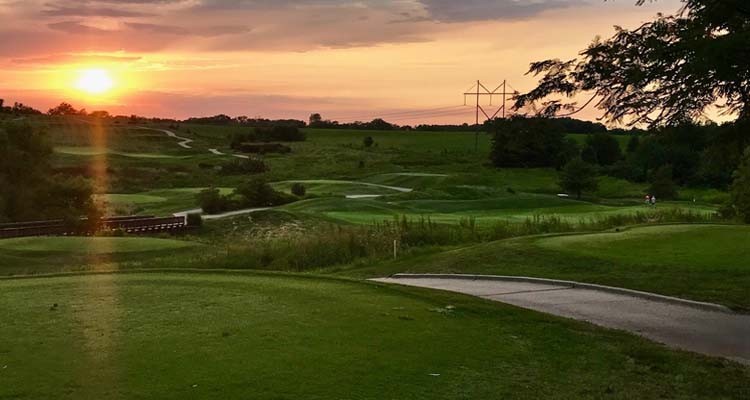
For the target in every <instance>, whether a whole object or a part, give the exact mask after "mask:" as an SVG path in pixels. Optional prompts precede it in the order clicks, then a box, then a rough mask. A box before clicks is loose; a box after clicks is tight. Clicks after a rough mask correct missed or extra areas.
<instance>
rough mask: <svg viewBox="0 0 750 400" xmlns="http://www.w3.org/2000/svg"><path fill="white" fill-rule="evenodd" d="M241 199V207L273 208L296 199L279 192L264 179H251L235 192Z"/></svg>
mask: <svg viewBox="0 0 750 400" xmlns="http://www.w3.org/2000/svg"><path fill="white" fill-rule="evenodd" d="M234 195H235V196H238V197H240V207H243V208H244V207H273V206H280V205H283V204H287V203H291V202H293V201H295V200H296V198H293V197H291V196H290V195H287V194H285V193H281V192H277V191H276V190H274V189H273V188H272V187H271V185H269V184H268V182H266V180H265V179H264V178H262V177H256V178H251V179H249V180H248V181H246V182H245V183H243V184H241V185H240V186H238V187H237V189H235V190H234Z"/></svg>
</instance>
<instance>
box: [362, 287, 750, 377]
mask: <svg viewBox="0 0 750 400" xmlns="http://www.w3.org/2000/svg"><path fill="white" fill-rule="evenodd" d="M373 280H374V281H378V282H385V283H392V284H399V285H406V286H418V287H423V288H431V289H439V290H447V291H451V292H458V293H465V294H469V295H472V296H476V297H480V298H483V299H487V300H492V301H498V302H503V303H507V304H512V305H515V306H519V307H523V308H528V309H532V310H536V311H541V312H544V313H548V314H553V315H558V316H561V317H567V318H574V319H577V320H581V321H587V322H590V323H593V324H596V325H600V326H604V327H607V328H614V329H622V330H625V331H629V332H632V333H635V334H638V335H641V336H644V337H646V338H649V339H651V340H654V341H656V342H660V343H663V344H666V345H668V346H671V347H675V348H680V349H684V350H689V351H693V352H697V353H702V354H707V355H711V356H720V357H726V358H729V359H732V360H734V361H738V362H740V363H743V364H748V365H750V315H746V314H736V313H732V312H731V311H729V310H727V309H725V308H723V307H722V306H719V305H714V304H707V303H697V302H691V301H686V300H681V299H676V298H671V297H666V296H660V295H653V294H649V293H643V292H636V291H629V290H626V289H619V288H608V287H598V288H597V287H596V285H586V284H578V283H576V282H565V281H548V282H545V280H541V279H530V278H517V277H516V278H513V277H492V276H470V275H464V276H461V275H409V274H397V275H394V276H392V277H389V278H381V279H373Z"/></svg>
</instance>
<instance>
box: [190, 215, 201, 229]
mask: <svg viewBox="0 0 750 400" xmlns="http://www.w3.org/2000/svg"><path fill="white" fill-rule="evenodd" d="M187 226H189V227H192V228H198V227H201V226H203V217H202V216H201V214H200V213H189V214H188V215H187Z"/></svg>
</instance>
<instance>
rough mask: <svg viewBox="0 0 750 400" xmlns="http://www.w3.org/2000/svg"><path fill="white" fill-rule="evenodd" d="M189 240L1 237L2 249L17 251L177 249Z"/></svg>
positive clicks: (109, 252)
mask: <svg viewBox="0 0 750 400" xmlns="http://www.w3.org/2000/svg"><path fill="white" fill-rule="evenodd" d="M189 246H192V244H191V243H190V242H185V241H180V240H173V239H159V238H151V237H79V236H61V237H58V236H55V237H29V238H14V239H3V240H0V250H4V251H16V252H41V253H47V252H50V253H56V252H63V253H72V254H114V253H131V252H147V251H156V250H177V249H181V248H184V247H189Z"/></svg>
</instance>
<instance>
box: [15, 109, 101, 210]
mask: <svg viewBox="0 0 750 400" xmlns="http://www.w3.org/2000/svg"><path fill="white" fill-rule="evenodd" d="M51 155H52V147H51V146H50V145H49V143H48V142H47V140H46V136H45V134H44V132H43V131H39V130H35V129H33V128H32V127H31V126H29V125H28V124H14V123H10V124H4V125H0V188H2V190H0V192H2V194H1V195H0V197H1V199H0V220H7V221H29V220H40V219H60V218H62V219H69V220H77V219H79V218H80V217H82V216H94V215H95V214H96V207H95V204H94V201H93V199H92V193H93V188H92V187H91V184H90V182H88V181H87V180H85V179H83V178H80V177H75V178H71V177H67V176H61V175H55V174H54V173H53V171H52V168H51V166H50V157H51Z"/></svg>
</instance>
